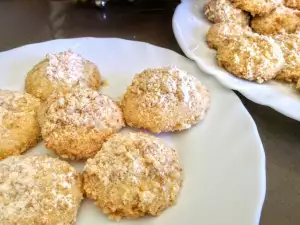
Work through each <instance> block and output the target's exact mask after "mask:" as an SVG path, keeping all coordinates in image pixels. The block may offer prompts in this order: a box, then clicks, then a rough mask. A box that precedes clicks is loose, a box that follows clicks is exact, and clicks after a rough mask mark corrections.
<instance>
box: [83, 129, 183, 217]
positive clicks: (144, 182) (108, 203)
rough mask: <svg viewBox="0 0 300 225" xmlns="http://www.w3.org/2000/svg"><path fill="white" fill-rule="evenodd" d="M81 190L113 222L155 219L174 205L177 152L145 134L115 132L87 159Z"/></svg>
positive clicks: (178, 179)
mask: <svg viewBox="0 0 300 225" xmlns="http://www.w3.org/2000/svg"><path fill="white" fill-rule="evenodd" d="M83 181H84V182H83V183H84V185H83V186H84V191H85V193H86V195H87V196H88V197H89V198H91V199H93V200H95V203H96V205H97V206H99V207H100V208H101V209H102V211H103V212H104V213H105V214H107V215H108V216H109V218H110V219H112V220H120V219H121V218H122V217H126V218H138V217H142V216H146V215H150V216H158V215H160V214H161V212H162V211H163V210H165V209H166V208H168V207H169V206H172V205H174V204H175V203H176V198H177V196H178V194H179V191H180V187H181V183H182V169H181V167H180V163H179V159H178V155H177V153H176V151H175V150H174V149H172V148H170V147H168V146H167V145H165V144H164V143H163V142H161V141H160V140H159V139H158V138H156V137H153V136H150V135H148V134H145V133H118V134H115V135H114V136H112V137H111V138H110V139H109V140H108V141H107V142H105V143H104V144H103V147H102V149H101V151H99V152H98V153H97V154H96V156H95V157H94V158H92V159H88V160H87V163H86V165H85V167H84V171H83Z"/></svg>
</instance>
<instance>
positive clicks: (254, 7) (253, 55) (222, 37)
mask: <svg viewBox="0 0 300 225" xmlns="http://www.w3.org/2000/svg"><path fill="white" fill-rule="evenodd" d="M299 10H300V1H298V0H285V1H284V2H282V0H267V1H266V0H258V1H257V0H210V1H209V2H208V3H206V4H205V5H204V14H205V16H206V17H207V19H208V20H210V21H211V22H213V23H214V24H213V25H212V26H211V28H210V29H209V31H208V33H207V36H206V40H207V44H208V46H209V47H210V48H214V49H216V50H217V54H216V57H217V62H218V64H219V65H220V66H221V67H224V68H225V69H226V70H227V71H228V72H230V73H232V74H233V75H234V76H236V77H239V78H242V79H246V80H249V81H256V82H258V83H263V82H265V81H269V80H272V79H276V80H279V81H283V82H289V83H293V84H295V85H296V87H297V88H298V89H300V80H299V78H300V11H299Z"/></svg>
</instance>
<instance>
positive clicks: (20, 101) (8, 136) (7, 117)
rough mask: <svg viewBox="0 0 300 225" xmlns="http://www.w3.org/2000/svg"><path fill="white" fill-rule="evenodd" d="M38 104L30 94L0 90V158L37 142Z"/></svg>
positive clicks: (38, 135)
mask: <svg viewBox="0 0 300 225" xmlns="http://www.w3.org/2000/svg"><path fill="white" fill-rule="evenodd" d="M39 106H40V100H39V99H37V98H35V97H33V96H31V95H30V94H26V93H20V92H15V91H7V90H0V160H1V159H4V158H6V157H8V156H11V155H20V154H21V153H23V152H25V151H26V150H28V149H29V148H31V147H33V146H35V145H36V144H37V143H38V141H39V139H40V134H41V131H40V126H39V124H38V121H37V118H36V111H37V108H38V107H39Z"/></svg>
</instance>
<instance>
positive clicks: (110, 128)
mask: <svg viewBox="0 0 300 225" xmlns="http://www.w3.org/2000/svg"><path fill="white" fill-rule="evenodd" d="M38 120H39V123H40V125H41V129H42V137H43V139H44V141H45V145H46V147H47V148H49V149H51V150H53V151H54V152H55V153H56V154H58V155H59V156H61V157H62V158H69V159H86V158H89V157H92V156H94V155H95V154H96V153H97V151H99V150H100V149H101V146H102V143H103V142H104V141H105V140H106V138H108V137H109V136H110V135H112V134H113V133H115V132H117V131H119V130H120V129H121V128H122V127H123V126H124V121H123V116H122V112H121V109H120V108H119V107H118V105H117V104H116V103H114V102H113V101H112V100H111V99H110V98H108V97H107V96H104V95H101V94H99V93H98V92H96V91H94V90H92V89H81V88H75V89H73V90H72V91H63V92H56V93H53V94H52V95H51V96H50V97H49V98H48V99H47V101H46V102H45V103H44V104H42V106H41V108H40V110H39V111H38Z"/></svg>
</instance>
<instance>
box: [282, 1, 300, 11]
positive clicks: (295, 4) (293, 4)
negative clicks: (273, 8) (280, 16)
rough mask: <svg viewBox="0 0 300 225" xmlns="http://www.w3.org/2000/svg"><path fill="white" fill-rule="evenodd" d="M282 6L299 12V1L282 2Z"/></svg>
mask: <svg viewBox="0 0 300 225" xmlns="http://www.w3.org/2000/svg"><path fill="white" fill-rule="evenodd" d="M284 5H285V6H287V7H290V8H293V9H298V10H300V0H284Z"/></svg>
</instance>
